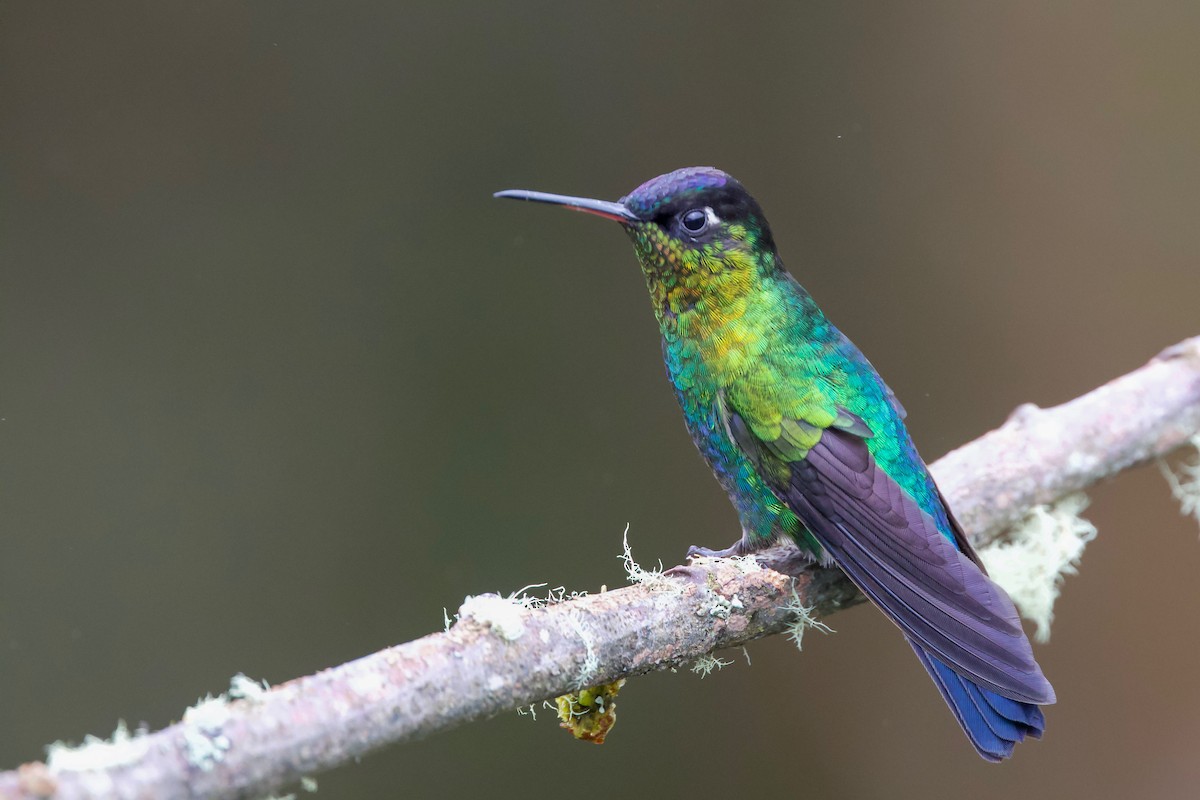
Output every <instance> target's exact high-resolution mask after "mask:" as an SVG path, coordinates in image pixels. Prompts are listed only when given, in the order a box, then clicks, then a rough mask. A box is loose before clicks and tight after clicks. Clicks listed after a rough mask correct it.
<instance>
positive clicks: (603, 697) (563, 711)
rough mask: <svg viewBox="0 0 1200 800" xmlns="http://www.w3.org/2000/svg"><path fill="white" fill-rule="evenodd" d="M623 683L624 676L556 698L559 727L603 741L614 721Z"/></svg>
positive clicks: (578, 737)
mask: <svg viewBox="0 0 1200 800" xmlns="http://www.w3.org/2000/svg"><path fill="white" fill-rule="evenodd" d="M624 685H625V679H624V678H620V679H618V680H616V681H614V682H612V683H605V684H603V685H601V686H592V687H590V688H587V689H581V690H580V691H579V692H577V693H572V694H564V695H562V696H561V697H556V698H555V700H554V701H555V702H556V703H557V704H558V718H559V719H560V720H562V722H561V723H559V727H561V728H566V729H567V730H569V731H570V732H571V735H573V736H574V737H575V738H576V739H583V740H584V741H588V742H592V743H594V744H604V737H606V736H608V732H609V731H610V730H612V726H613V725H616V724H617V693H618V692H620V691H621V687H622V686H624Z"/></svg>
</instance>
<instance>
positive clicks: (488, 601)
mask: <svg viewBox="0 0 1200 800" xmlns="http://www.w3.org/2000/svg"><path fill="white" fill-rule="evenodd" d="M458 618H459V619H472V620H474V621H476V622H478V623H479V624H480V625H485V626H487V627H488V628H490V629H491V630H492V631H494V632H495V633H496V634H498V635H499V636H500V638H502V639H504V640H505V641H507V642H515V641H516V640H517V639H520V638H521V637H522V636H523V635H524V634H525V619H524V618H525V606H524V605H523V604H522V603H521V602H520V601H518V600H515V599H514V598H511V597H501V596H499V595H496V594H481V595H477V596H475V597H468V598H467V599H465V600H463V604H462V605H461V606H459V609H458Z"/></svg>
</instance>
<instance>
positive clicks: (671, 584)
mask: <svg viewBox="0 0 1200 800" xmlns="http://www.w3.org/2000/svg"><path fill="white" fill-rule="evenodd" d="M621 547H622V553H621V555H620V556H618V557H619V558H620V559H621V563H622V564H624V565H625V574H626V575H628V576H629V582H630V583H636V584H639V585H641V586H645V587H646V588H648V589H652V590H660V589H671V588H674V589H676V590H678V588H679V584H678V582H675V581H672V580H671V579H670V578H667V577H665V576H664V575H663V574H662V562H661V561H660V562H659V564H658V569H645V568H643V567H642V566H641V565H640V564H638V563H637V561H635V560H634V558H633V550H632V549H630V547H629V526H628V525H626V526H625V533H624V534H622V535H621Z"/></svg>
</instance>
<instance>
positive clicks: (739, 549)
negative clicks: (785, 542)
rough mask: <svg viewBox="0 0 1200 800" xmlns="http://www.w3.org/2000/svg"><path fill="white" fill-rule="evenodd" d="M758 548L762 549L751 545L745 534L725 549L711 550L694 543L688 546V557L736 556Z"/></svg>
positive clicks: (749, 552) (747, 553)
mask: <svg viewBox="0 0 1200 800" xmlns="http://www.w3.org/2000/svg"><path fill="white" fill-rule="evenodd" d="M758 549H760V548H757V547H754V546H753V545H751V544H750V540H749V539H748V538H747V537H745V536H743V537H742V538H741V539H738V540H737V541H736V542H734V543H733V544H731V545H730V546H729V547H726V548H725V549H724V550H710V549H709V548H707V547H699V546H698V545H692V546H691V547H689V548H688V551H687V557H688V558H696V557H701V558H733V557H734V556H745V555H749V554H751V553H753V552H754V551H756V550H758Z"/></svg>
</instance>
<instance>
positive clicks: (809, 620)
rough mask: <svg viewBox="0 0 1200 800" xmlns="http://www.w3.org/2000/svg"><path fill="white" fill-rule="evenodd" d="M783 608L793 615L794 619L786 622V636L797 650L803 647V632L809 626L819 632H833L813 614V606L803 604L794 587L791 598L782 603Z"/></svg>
mask: <svg viewBox="0 0 1200 800" xmlns="http://www.w3.org/2000/svg"><path fill="white" fill-rule="evenodd" d="M783 610H784V611H787V612H790V613H791V614H792V616H794V617H795V620H793V621H792V622H790V623H788V628H787V637H788V638H789V639H791V641H792V644H794V645H796V649H797V650H803V649H804V646H803V645H804V632H805V631H806V630H808V629H809V628H812V629H814V630H818V631H820V632H821V633H833V628H831V627H829V626H828V625H826V624H825V623H824V622H822V621H821V620H819V619H817V618H816V617H814V616H813V607H812V606H806V605H804V602H803V601H802V600H801V599H800V595H798V594H796V590H795V589H792V599H791V600H789V601H788V602H787V603H785V604H784V605H783Z"/></svg>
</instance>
